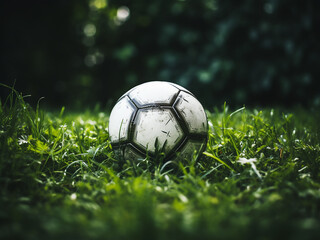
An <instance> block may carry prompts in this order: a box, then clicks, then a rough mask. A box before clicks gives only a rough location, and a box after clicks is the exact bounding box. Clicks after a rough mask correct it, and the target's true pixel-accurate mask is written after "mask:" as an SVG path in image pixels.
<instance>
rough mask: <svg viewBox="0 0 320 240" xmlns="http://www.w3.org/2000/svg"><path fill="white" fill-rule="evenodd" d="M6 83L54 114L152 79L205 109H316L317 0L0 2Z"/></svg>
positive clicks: (113, 97) (112, 96)
mask: <svg viewBox="0 0 320 240" xmlns="http://www.w3.org/2000/svg"><path fill="white" fill-rule="evenodd" d="M0 9H1V10H0V11H1V16H2V18H3V21H1V22H2V24H3V26H2V32H3V35H2V36H3V37H2V38H1V47H2V48H3V50H2V54H1V55H2V56H1V66H2V69H3V71H1V80H0V81H1V82H5V83H7V84H9V85H12V83H13V82H14V81H15V80H16V88H17V89H19V90H21V91H23V92H27V93H30V94H32V95H33V96H35V99H38V98H39V97H41V96H44V97H46V101H45V102H46V103H47V104H49V105H51V106H61V105H64V104H68V105H72V106H78V107H82V106H84V105H85V106H88V105H90V104H94V103H96V102H101V103H102V104H105V103H106V102H108V101H110V100H111V101H115V100H116V99H117V98H118V97H119V96H121V94H122V93H123V92H124V91H126V90H128V89H129V88H131V87H133V86H135V85H137V84H139V83H142V82H145V81H150V80H159V79H160V80H166V81H172V82H176V83H178V84H181V85H183V86H185V87H187V88H188V89H190V90H191V91H192V92H194V93H195V95H196V96H197V97H198V98H199V99H200V100H201V101H202V102H203V103H204V105H205V106H206V107H211V106H213V105H216V104H221V103H222V102H224V101H227V102H228V103H229V104H230V105H231V106H242V105H243V104H246V105H258V104H259V105H285V106H292V105H295V104H302V105H305V106H310V105H312V106H319V105H320V94H319V91H318V90H317V79H318V78H319V67H318V62H319V52H320V51H319V50H320V49H319V48H320V47H319V44H318V43H319V28H318V26H317V24H318V23H319V14H317V12H318V10H319V1H317V0H305V1H299V0H282V1H276V0H258V1H257V0H244V1H232V0H224V1H222V0H198V1H190V0H161V1H160V0H152V1H143V0H135V1H129V0H117V1H116V0H86V1H76V0H69V1H64V0H57V1H49V0H46V1H43V0H42V1H40V0H32V1H18V0H13V1H3V2H1V5H0Z"/></svg>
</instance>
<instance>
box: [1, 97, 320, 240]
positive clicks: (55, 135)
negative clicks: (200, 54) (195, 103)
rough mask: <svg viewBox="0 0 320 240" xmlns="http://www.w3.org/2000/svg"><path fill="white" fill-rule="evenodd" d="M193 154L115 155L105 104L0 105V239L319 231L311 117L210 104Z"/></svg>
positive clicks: (264, 235)
mask: <svg viewBox="0 0 320 240" xmlns="http://www.w3.org/2000/svg"><path fill="white" fill-rule="evenodd" d="M207 114H208V118H209V125H210V131H209V141H208V144H207V149H206V152H205V153H204V154H202V155H201V156H200V157H201V158H200V159H198V160H197V161H196V160H195V158H194V159H185V161H181V162H167V163H164V162H162V161H161V160H159V161H152V160H150V159H145V160H143V161H140V162H139V164H138V163H131V162H127V161H119V160H118V159H115V158H114V155H113V153H112V148H111V146H110V143H109V138H108V131H107V126H108V115H109V113H108V112H105V111H101V110H98V109H97V110H92V111H86V112H82V113H74V112H70V111H68V110H64V109H61V112H49V111H41V110H40V109H39V108H36V109H32V108H30V107H29V106H28V105H27V104H26V103H25V102H24V100H23V98H22V97H21V96H20V95H17V96H14V95H13V94H12V95H10V96H9V97H8V99H7V100H6V101H5V102H2V103H1V105H0V186H1V188H0V191H1V195H0V204H1V207H0V239H184V240H185V239H318V238H319V237H320V173H319V166H320V145H319V143H320V141H319V140H320V125H319V120H320V117H319V116H320V115H319V112H317V111H313V110H308V111H307V110H302V109H296V110H292V111H284V110H280V109H250V110H248V109H244V108H242V109H239V110H237V111H229V110H228V108H227V106H223V107H221V108H219V109H216V110H214V111H212V112H207Z"/></svg>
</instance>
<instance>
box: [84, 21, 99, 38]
mask: <svg viewBox="0 0 320 240" xmlns="http://www.w3.org/2000/svg"><path fill="white" fill-rule="evenodd" d="M96 31H97V29H96V26H95V25H94V24H92V23H88V24H86V25H85V26H84V28H83V32H84V34H85V35H86V36H87V37H93V36H94V35H95V34H96Z"/></svg>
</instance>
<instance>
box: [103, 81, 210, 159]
mask: <svg viewBox="0 0 320 240" xmlns="http://www.w3.org/2000/svg"><path fill="white" fill-rule="evenodd" d="M109 136H110V141H111V145H112V148H113V149H114V152H115V153H116V155H117V156H118V157H121V158H124V159H126V160H139V159H144V158H146V156H150V157H151V158H154V157H156V156H158V155H159V154H162V155H161V156H163V157H164V159H165V160H173V159H177V158H192V157H193V156H194V153H195V152H197V153H198V156H199V155H200V153H202V152H203V150H204V148H205V146H206V143H207V136H208V121H207V116H206V113H205V111H204V109H203V107H202V105H201V103H200V102H199V101H198V100H197V99H196V98H195V96H194V95H193V94H192V93H191V92H189V91H188V90H187V89H185V88H183V87H181V86H179V85H177V84H174V83H170V82H164V81H152V82H147V83H144V84H141V85H138V86H136V87H134V88H132V89H131V90H129V91H128V92H126V93H125V94H124V95H122V97H120V98H119V100H118V102H117V103H116V105H115V106H114V107H113V109H112V111H111V114H110V118H109Z"/></svg>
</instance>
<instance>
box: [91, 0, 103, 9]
mask: <svg viewBox="0 0 320 240" xmlns="http://www.w3.org/2000/svg"><path fill="white" fill-rule="evenodd" d="M89 6H90V7H91V8H93V9H103V8H105V7H106V6H107V0H91V1H90V3H89Z"/></svg>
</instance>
